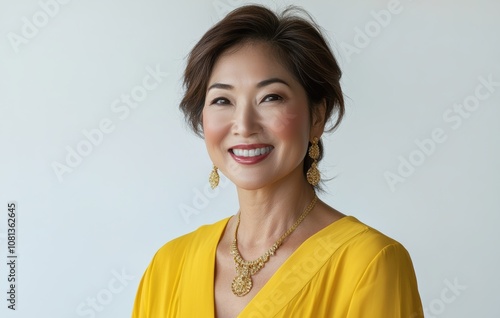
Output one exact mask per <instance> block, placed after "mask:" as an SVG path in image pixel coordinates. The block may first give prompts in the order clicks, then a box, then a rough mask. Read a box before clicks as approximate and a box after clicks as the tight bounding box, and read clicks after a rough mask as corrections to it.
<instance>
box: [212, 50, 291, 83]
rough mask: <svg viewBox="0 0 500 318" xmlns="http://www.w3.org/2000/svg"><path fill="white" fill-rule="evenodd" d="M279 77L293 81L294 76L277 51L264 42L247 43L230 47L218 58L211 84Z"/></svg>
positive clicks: (213, 69)
mask: <svg viewBox="0 0 500 318" xmlns="http://www.w3.org/2000/svg"><path fill="white" fill-rule="evenodd" d="M277 76H279V77H285V78H287V79H290V80H293V74H292V73H291V72H290V71H289V70H288V69H287V68H286V67H285V63H284V61H283V60H282V58H280V55H279V54H278V52H277V50H276V49H273V48H272V47H271V45H269V44H267V43H264V42H246V43H242V44H237V45H235V46H233V47H230V48H229V49H227V50H226V51H224V52H223V53H222V54H221V55H220V56H219V57H218V59H217V61H216V62H215V64H214V67H213V68H212V72H211V75H210V80H209V84H210V83H212V82H214V81H224V80H233V81H238V82H240V81H245V80H248V81H250V80H252V79H255V80H257V78H259V79H261V80H262V79H264V78H268V77H277Z"/></svg>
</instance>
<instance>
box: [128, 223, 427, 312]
mask: <svg viewBox="0 0 500 318" xmlns="http://www.w3.org/2000/svg"><path fill="white" fill-rule="evenodd" d="M228 220H229V218H226V219H223V220H221V221H219V222H217V223H214V224H211V225H205V226H202V227H200V228H198V229H197V230H196V231H194V232H191V233H189V234H186V235H184V236H181V237H179V238H177V239H174V240H172V241H170V242H168V243H167V244H165V245H164V246H163V247H162V248H160V249H159V250H158V252H157V253H156V254H155V256H154V258H153V260H152V261H151V263H150V264H149V266H148V268H147V269H146V272H145V273H144V275H143V277H142V280H141V282H140V285H139V289H138V292H137V296H136V300H135V304H134V309H133V314H132V317H133V318H167V317H176V318H179V317H186V318H192V317H208V318H210V317H214V270H215V255H216V249H217V244H218V242H219V240H220V238H221V236H222V234H223V232H224V229H225V227H226V225H227V222H228ZM238 317H239V318H254V317H255V318H256V317H262V318H263V317H276V318H277V317H283V318H285V317H286V318H290V317H299V318H305V317H314V318H319V317H335V318H342V317H349V318H354V317H369V318H393V317H404V318H419V317H424V315H423V311H422V305H421V301H420V296H419V293H418V287H417V281H416V278H415V273H414V269H413V265H412V261H411V259H410V256H409V254H408V252H407V251H406V249H405V248H404V247H403V246H402V245H401V244H400V243H398V242H397V241H395V240H393V239H391V238H389V237H387V236H385V235H384V234H382V233H380V232H378V231H377V230H375V229H373V228H370V227H368V226H366V225H364V224H363V223H361V222H360V221H358V220H357V219H356V218H354V217H352V216H346V217H343V218H341V219H340V220H338V221H336V222H334V223H332V224H330V225H328V226H327V227H325V228H324V229H322V230H320V231H319V232H317V233H316V234H314V235H312V236H311V237H309V238H308V239H307V240H306V241H304V242H303V243H302V244H301V245H300V246H299V247H298V248H297V249H296V250H295V251H294V253H293V254H292V255H291V256H290V257H289V258H288V259H287V260H286V261H285V262H284V263H283V264H282V265H281V267H280V268H279V269H278V270H277V271H276V272H275V274H274V275H273V276H272V277H271V278H270V279H269V281H268V282H267V283H266V284H265V285H264V287H262V289H261V290H260V291H259V292H258V293H257V294H256V295H255V297H254V298H253V299H252V300H251V301H250V303H248V305H247V306H246V307H245V308H244V309H243V311H242V312H241V313H240V314H239V315H238Z"/></svg>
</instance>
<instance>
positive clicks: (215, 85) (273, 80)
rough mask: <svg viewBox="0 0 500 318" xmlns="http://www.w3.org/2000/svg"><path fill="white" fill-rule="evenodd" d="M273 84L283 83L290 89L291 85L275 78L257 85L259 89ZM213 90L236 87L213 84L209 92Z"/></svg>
mask: <svg viewBox="0 0 500 318" xmlns="http://www.w3.org/2000/svg"><path fill="white" fill-rule="evenodd" d="M273 83H281V84H285V85H286V86H288V87H290V84H288V83H287V82H286V81H284V80H282V79H281V78H278V77H273V78H269V79H266V80H263V81H260V82H258V83H257V88H262V87H264V86H267V85H271V84H273ZM212 88H220V89H227V90H231V89H233V88H234V86H232V85H229V84H223V83H213V84H212V85H210V86H209V87H208V89H207V92H208V91H209V90H211V89H212Z"/></svg>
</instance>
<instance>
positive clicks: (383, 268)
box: [347, 243, 424, 318]
mask: <svg viewBox="0 0 500 318" xmlns="http://www.w3.org/2000/svg"><path fill="white" fill-rule="evenodd" d="M347 317H348V318H360V317H370V318H422V317H424V314H423V310H422V302H421V300H420V295H419V293H418V286H417V279H416V277H415V271H414V269H413V264H412V261H411V258H410V255H409V254H408V252H407V251H406V249H405V248H404V247H403V246H402V245H401V244H399V243H394V244H391V245H388V246H386V247H384V248H383V249H382V250H381V251H380V252H379V253H378V254H377V255H376V257H375V258H374V259H373V260H372V261H371V262H370V263H369V265H368V267H367V268H366V270H365V272H364V273H363V275H362V277H361V279H360V280H359V282H358V283H357V286H356V288H355V290H354V293H353V296H352V299H351V303H350V305H349V311H348V315H347Z"/></svg>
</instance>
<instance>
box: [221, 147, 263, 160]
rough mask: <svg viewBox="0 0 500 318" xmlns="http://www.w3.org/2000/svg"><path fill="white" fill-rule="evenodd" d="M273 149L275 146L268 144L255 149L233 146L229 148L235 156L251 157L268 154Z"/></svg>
mask: <svg viewBox="0 0 500 318" xmlns="http://www.w3.org/2000/svg"><path fill="white" fill-rule="evenodd" d="M272 149H273V147H271V146H268V147H261V148H254V149H238V148H233V149H229V151H230V152H232V153H233V154H234V155H235V156H238V157H245V158H250V157H257V156H262V155H265V154H268V153H269V152H271V150H272Z"/></svg>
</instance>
